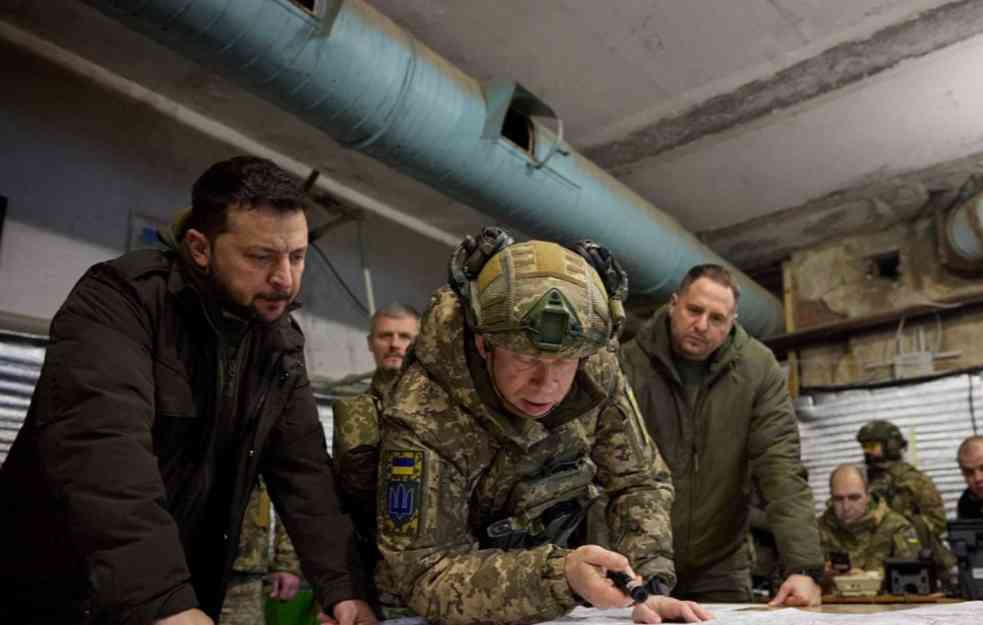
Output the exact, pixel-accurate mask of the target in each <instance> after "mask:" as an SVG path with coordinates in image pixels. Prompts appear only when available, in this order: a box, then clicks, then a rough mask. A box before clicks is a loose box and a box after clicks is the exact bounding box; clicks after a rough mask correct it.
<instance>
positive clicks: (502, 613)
mask: <svg viewBox="0 0 983 625" xmlns="http://www.w3.org/2000/svg"><path fill="white" fill-rule="evenodd" d="M450 282H451V284H450V286H449V287H443V288H441V289H438V290H437V291H436V292H435V293H434V295H433V297H432V299H431V303H430V307H429V309H428V310H427V312H426V313H425V314H424V317H423V319H422V323H421V328H420V334H419V336H418V337H417V342H416V345H415V348H414V352H413V353H412V354H411V355H410V357H409V360H408V364H407V366H406V368H405V369H404V373H403V375H402V377H401V378H400V380H399V382H398V383H397V385H396V387H395V389H394V390H393V392H392V395H391V396H390V399H389V403H388V404H387V405H386V408H385V411H384V414H383V435H382V448H381V458H380V465H379V480H380V481H379V489H378V493H379V495H378V496H379V504H378V510H379V512H378V525H379V547H380V551H381V552H382V554H383V556H384V561H383V563H381V565H380V566H381V568H383V569H384V571H381V572H380V575H379V576H378V577H377V580H378V582H379V584H380V586H382V585H384V584H386V583H389V584H392V585H393V587H391V588H380V590H388V591H390V592H395V593H396V594H398V595H400V596H402V598H403V599H404V600H405V601H406V602H407V603H408V604H409V605H410V607H412V608H413V609H414V610H415V611H416V612H417V613H419V614H420V615H421V616H423V617H425V618H426V619H427V620H428V621H431V622H434V623H446V624H457V623H461V624H464V623H474V622H486V623H487V622H497V623H532V622H537V621H546V620H550V619H554V618H557V617H559V616H561V615H563V614H565V613H567V612H569V611H571V610H572V609H573V608H574V607H575V606H576V605H577V603H578V602H579V601H586V602H589V603H591V604H593V605H595V606H598V607H615V606H627V605H630V604H631V599H629V598H628V597H627V596H626V595H625V594H624V593H622V592H620V591H619V590H617V589H616V588H615V587H614V586H612V585H611V583H610V581H609V580H607V579H605V577H604V572H605V571H624V572H625V573H627V574H628V575H630V576H632V577H633V578H635V579H636V581H638V582H639V583H643V584H645V585H646V587H647V588H648V589H649V590H650V591H651V592H652V593H653V594H652V596H650V597H649V598H648V599H647V600H645V601H644V602H643V603H641V604H638V605H636V606H635V609H634V616H635V618H636V619H637V620H638V621H641V622H658V621H659V620H660V619H666V618H670V619H681V620H686V621H697V620H701V619H706V618H709V616H710V615H709V613H707V612H706V611H705V610H703V609H702V608H700V607H699V606H697V605H696V604H694V603H690V602H681V601H678V600H675V599H671V598H669V597H667V596H665V595H666V594H667V593H668V591H669V589H670V588H671V587H672V585H673V584H674V582H675V574H674V571H673V564H672V537H671V534H670V521H669V510H670V507H671V504H672V496H673V490H672V485H671V479H670V476H669V473H668V470H667V468H666V465H665V463H664V462H663V461H662V459H661V457H660V456H659V452H658V449H657V448H656V446H655V445H654V444H653V442H652V440H651V439H650V438H649V437H648V435H647V434H646V432H645V428H644V424H643V423H642V421H641V418H640V416H639V414H638V412H637V410H636V408H635V405H634V401H633V400H632V399H631V395H630V391H629V390H628V387H627V386H626V383H625V379H624V377H623V375H622V374H621V371H620V368H619V366H618V362H617V359H616V357H615V353H614V351H612V349H613V347H612V346H613V341H615V340H616V336H617V333H618V330H619V328H620V325H621V322H622V320H623V318H624V313H623V308H622V305H621V301H620V298H622V297H623V296H624V294H625V292H626V290H627V278H626V277H625V274H624V272H623V271H621V270H620V267H619V266H618V265H617V263H616V262H615V261H614V259H613V258H612V257H611V255H610V254H609V253H608V252H607V251H606V250H605V249H603V248H601V247H599V246H597V245H595V244H592V243H589V242H587V243H585V244H581V245H579V246H578V249H577V251H573V250H570V249H567V248H564V247H561V246H559V245H557V244H555V243H549V242H545V241H530V242H526V243H518V244H516V243H513V242H512V240H511V238H510V237H509V236H508V235H507V234H506V233H504V232H503V231H501V230H498V229H494V228H485V229H484V230H483V231H482V233H481V235H480V236H479V238H478V239H477V240H475V239H472V238H471V237H468V238H467V239H465V241H464V242H463V243H462V244H461V246H460V247H459V248H458V249H457V250H456V251H455V253H454V254H453V255H452V257H451V263H450ZM602 491H603V493H604V494H605V495H606V497H607V505H606V506H605V507H604V510H603V512H602V514H603V515H604V519H605V521H606V528H605V529H606V530H607V534H608V535H609V536H610V540H611V544H610V548H611V550H608V549H606V548H604V547H602V546H600V545H598V544H591V543H592V542H594V541H593V539H594V535H593V534H590V532H588V529H587V525H588V524H587V523H584V522H583V520H584V517H585V515H586V513H587V511H588V508H589V507H590V506H591V503H592V502H593V501H595V500H596V499H597V498H598V497H599V495H600V494H601V492H602Z"/></svg>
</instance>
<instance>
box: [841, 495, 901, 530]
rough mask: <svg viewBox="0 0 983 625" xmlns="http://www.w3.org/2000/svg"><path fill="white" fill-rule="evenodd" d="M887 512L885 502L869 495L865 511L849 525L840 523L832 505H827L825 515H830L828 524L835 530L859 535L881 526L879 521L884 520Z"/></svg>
mask: <svg viewBox="0 0 983 625" xmlns="http://www.w3.org/2000/svg"><path fill="white" fill-rule="evenodd" d="M887 511H888V506H887V502H886V501H884V500H883V499H881V498H880V497H878V496H877V495H874V494H871V495H870V501H868V502H867V511H866V512H864V514H863V516H862V517H860V518H859V519H857V520H856V521H853V522H851V523H843V522H842V521H840V517H838V516H836V512H835V511H834V510H833V504H832V503H830V504H829V508H828V510H827V514H829V515H830V522H831V523H832V524H833V525H834V526H835V527H836V528H837V529H839V530H841V531H843V532H847V533H849V534H859V533H865V532H873V531H874V530H876V529H877V527H878V526H879V525H880V524H881V521H883V520H884V515H886V514H887Z"/></svg>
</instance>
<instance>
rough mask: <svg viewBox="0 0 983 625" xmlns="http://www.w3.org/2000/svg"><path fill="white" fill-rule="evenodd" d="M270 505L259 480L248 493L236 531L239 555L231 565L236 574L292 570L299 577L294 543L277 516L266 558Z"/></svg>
mask: <svg viewBox="0 0 983 625" xmlns="http://www.w3.org/2000/svg"><path fill="white" fill-rule="evenodd" d="M271 510H272V505H271V504H270V496H269V495H268V494H267V492H266V484H265V483H264V482H263V480H262V479H260V480H259V482H258V483H257V484H256V488H254V489H253V492H252V494H251V495H250V496H249V504H248V505H247V506H246V514H245V516H244V517H243V519H242V530H241V532H240V533H239V555H238V557H237V558H236V560H235V563H234V564H233V565H232V570H233V571H234V573H237V574H250V575H266V574H267V573H273V572H283V573H293V574H294V575H296V576H298V577H300V561H299V560H298V559H297V553H296V552H295V551H294V546H293V544H292V543H291V542H290V539H289V538H288V537H287V532H286V530H284V529H283V523H282V522H281V521H280V518H279V517H277V519H276V537H275V540H274V542H275V544H274V548H273V559H272V561H271V560H270V517H271V516H272V513H271Z"/></svg>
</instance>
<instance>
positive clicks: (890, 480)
mask: <svg viewBox="0 0 983 625" xmlns="http://www.w3.org/2000/svg"><path fill="white" fill-rule="evenodd" d="M870 492H871V493H873V494H875V495H877V496H878V497H880V498H881V499H883V500H884V501H886V502H887V505H889V506H890V507H891V509H892V510H894V511H895V512H897V513H898V514H901V515H902V516H904V517H905V518H906V519H908V520H909V521H911V524H912V525H913V526H915V531H917V532H918V539H919V540H921V541H922V544H923V545H926V546H928V545H930V544H931V542H932V540H933V539H937V538H938V537H940V536H941V535H942V533H943V532H945V524H946V520H945V504H943V503H942V496H941V495H940V494H939V490H938V489H937V488H936V487H935V483H934V482H932V478H930V477H928V476H927V475H925V474H924V473H922V472H921V471H919V470H918V469H916V468H915V467H913V466H911V465H910V464H908V463H907V462H903V461H897V462H891V463H889V464H888V465H887V468H885V469H884V470H882V471H871V472H870Z"/></svg>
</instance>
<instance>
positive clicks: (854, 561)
mask: <svg viewBox="0 0 983 625" xmlns="http://www.w3.org/2000/svg"><path fill="white" fill-rule="evenodd" d="M818 522H819V541H820V543H821V544H822V547H823V553H825V554H826V560H829V559H830V554H833V553H847V554H849V555H850V566H851V567H853V568H857V569H863V570H865V571H875V570H879V571H881V572H882V573H883V572H884V560H885V559H887V558H904V559H907V560H914V559H917V558H918V552H919V551H921V543H920V542H919V540H918V534H917V533H916V532H915V528H914V527H912V525H911V523H909V522H908V520H907V519H905V518H904V517H903V516H901V515H900V514H898V513H897V512H895V511H894V510H891V508H889V507H888V505H887V503H886V502H885V501H884V500H882V499H878V498H877V497H876V496H871V498H870V503H869V504H868V505H867V512H865V513H864V515H863V516H862V517H860V518H859V519H857V520H856V521H855V522H853V523H850V524H848V525H845V524H843V523H842V522H841V521H840V519H839V518H838V517H837V516H836V513H835V512H834V511H833V506H832V504H830V505H829V506H827V508H826V511H825V512H823V514H822V515H820V516H819V520H818Z"/></svg>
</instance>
